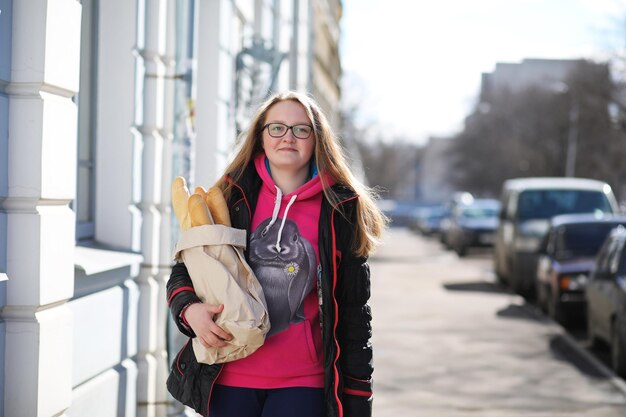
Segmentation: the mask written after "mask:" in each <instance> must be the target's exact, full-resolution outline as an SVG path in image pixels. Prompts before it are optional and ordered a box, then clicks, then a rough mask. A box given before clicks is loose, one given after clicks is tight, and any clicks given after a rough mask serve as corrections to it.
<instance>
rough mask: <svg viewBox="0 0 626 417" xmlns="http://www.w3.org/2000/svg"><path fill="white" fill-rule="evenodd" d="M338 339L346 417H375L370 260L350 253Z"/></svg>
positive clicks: (340, 283) (342, 275) (339, 291)
mask: <svg viewBox="0 0 626 417" xmlns="http://www.w3.org/2000/svg"><path fill="white" fill-rule="evenodd" d="M338 273H339V276H338V279H337V288H336V297H337V303H338V307H339V316H338V325H337V339H338V342H339V364H340V367H341V372H342V377H343V381H341V382H342V384H343V401H342V404H343V407H344V412H345V416H346V417H356V416H358V417H364V416H365V417H367V416H371V415H372V397H373V391H372V372H373V364H372V345H371V340H370V339H371V337H372V326H371V322H372V313H371V309H370V306H369V304H368V300H369V298H370V269H369V265H368V263H367V258H364V257H358V256H355V255H354V254H353V253H352V252H351V251H349V250H347V251H344V252H343V253H342V254H341V259H340V260H339V269H338Z"/></svg>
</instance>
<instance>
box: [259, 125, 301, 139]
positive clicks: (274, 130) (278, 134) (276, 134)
mask: <svg viewBox="0 0 626 417" xmlns="http://www.w3.org/2000/svg"><path fill="white" fill-rule="evenodd" d="M265 128H267V133H269V134H270V136H271V137H273V138H282V137H283V136H285V135H286V134H287V131H288V130H289V129H291V133H293V136H294V137H295V138H297V139H308V138H309V136H311V132H312V131H313V126H309V125H293V126H287V125H286V124H284V123H268V124H266V125H265V126H263V129H265Z"/></svg>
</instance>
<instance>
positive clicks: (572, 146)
mask: <svg viewBox="0 0 626 417" xmlns="http://www.w3.org/2000/svg"><path fill="white" fill-rule="evenodd" d="M551 90H553V91H555V92H556V93H559V94H566V95H568V96H569V112H568V120H569V126H568V131H567V152H566V156H565V176H566V177H573V176H574V175H575V172H576V153H577V151H578V118H579V112H580V105H579V103H578V98H577V96H576V94H574V93H573V92H572V90H571V88H570V87H569V85H567V84H566V83H564V82H563V81H558V82H556V83H555V84H554V85H553V86H552V88H551Z"/></svg>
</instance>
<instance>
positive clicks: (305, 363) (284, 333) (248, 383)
mask: <svg viewBox="0 0 626 417" xmlns="http://www.w3.org/2000/svg"><path fill="white" fill-rule="evenodd" d="M254 164H255V167H256V170H257V172H258V174H259V176H260V177H261V179H262V181H263V184H262V185H261V190H260V192H259V199H258V201H257V206H256V210H255V212H254V216H253V218H252V227H251V231H252V234H251V236H250V250H249V253H250V266H251V267H252V269H253V270H254V272H255V274H256V276H257V278H258V279H259V282H260V283H261V285H262V286H263V292H264V294H265V298H266V300H267V304H268V310H269V316H270V322H271V329H270V332H269V334H268V336H267V338H266V339H265V344H264V345H263V346H261V347H260V348H259V349H258V350H257V351H256V352H254V353H253V354H252V355H250V356H248V357H246V358H243V359H240V360H238V361H234V362H229V363H226V364H225V365H224V367H223V369H222V372H221V374H220V376H219V379H218V380H217V383H218V384H222V385H230V386H238V387H247V388H284V387H293V386H300V387H317V388H321V387H323V386H324V369H323V359H324V358H323V357H322V333H321V328H320V320H319V307H318V298H317V276H318V265H319V253H318V223H319V216H320V207H321V203H322V197H323V193H322V191H323V187H322V182H321V181H320V176H319V175H318V176H316V177H314V178H313V179H311V180H310V181H308V182H307V183H306V184H304V185H302V186H301V187H300V188H298V189H297V190H296V191H294V192H293V193H290V194H287V195H282V192H281V191H280V189H279V188H278V187H277V186H276V185H275V184H274V181H273V180H272V177H271V175H270V174H269V172H268V170H267V168H266V166H265V155H264V154H261V155H259V156H258V157H256V158H255V160H254Z"/></svg>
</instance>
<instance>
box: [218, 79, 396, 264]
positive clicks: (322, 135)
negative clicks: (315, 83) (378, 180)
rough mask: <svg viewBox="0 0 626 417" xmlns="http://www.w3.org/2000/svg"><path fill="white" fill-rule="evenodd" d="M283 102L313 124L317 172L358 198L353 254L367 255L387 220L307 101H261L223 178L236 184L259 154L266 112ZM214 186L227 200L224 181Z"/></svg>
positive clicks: (289, 95)
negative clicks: (298, 108) (299, 109)
mask: <svg viewBox="0 0 626 417" xmlns="http://www.w3.org/2000/svg"><path fill="white" fill-rule="evenodd" d="M284 100H292V101H295V102H298V103H300V104H301V105H302V107H304V110H305V111H306V113H307V115H308V117H309V119H310V120H311V122H312V124H313V133H314V134H315V138H316V141H315V163H316V164H317V169H318V171H319V172H324V173H326V174H327V175H330V177H331V178H333V180H335V182H336V183H338V184H342V185H345V186H348V187H350V188H352V189H353V190H354V191H355V193H356V194H357V195H358V196H359V198H358V200H357V205H356V207H357V216H356V217H357V224H356V228H355V236H354V251H355V252H356V254H357V255H358V256H367V255H369V254H370V253H371V252H372V251H373V250H374V249H375V247H376V246H377V245H378V244H379V243H380V237H381V235H382V233H383V231H384V229H385V226H386V224H387V218H386V217H385V215H384V214H383V213H382V212H381V211H380V209H379V208H378V206H377V205H376V202H375V199H376V195H375V193H374V191H373V190H372V189H370V188H369V187H367V186H365V185H364V184H362V183H361V182H360V181H359V180H358V179H356V177H355V176H354V175H353V174H352V171H351V170H350V168H349V166H348V163H347V161H346V158H345V156H344V153H343V150H342V147H341V146H340V145H339V142H338V140H337V137H336V136H335V134H334V133H333V131H332V129H331V127H330V124H329V123H328V120H327V119H326V116H324V114H323V113H322V111H321V110H320V108H319V106H318V104H317V103H316V102H315V101H314V100H313V99H312V98H311V97H309V96H307V95H305V94H301V93H298V92H295V91H286V92H282V93H277V94H274V95H272V96H271V97H269V98H268V99H267V100H265V102H263V103H262V104H261V105H260V106H259V108H258V109H257V111H256V113H255V115H254V116H253V118H252V121H251V123H250V127H249V128H248V130H246V131H244V132H242V134H241V135H240V137H239V138H238V141H239V149H238V151H237V152H236V153H235V156H234V158H233V160H232V161H231V162H230V164H229V165H228V167H227V168H226V174H228V175H229V176H230V177H231V178H232V179H233V180H234V181H235V182H237V181H238V180H239V179H240V178H241V176H242V175H243V172H244V170H245V168H246V167H247V166H248V165H249V164H250V163H251V161H252V160H253V158H254V157H255V156H256V155H258V154H259V153H261V152H263V147H262V143H263V141H262V134H263V126H264V125H265V121H266V116H267V112H268V111H269V109H270V108H271V107H272V106H273V105H274V104H276V103H278V102H280V101H284ZM320 179H321V180H322V184H323V188H324V195H325V197H326V199H327V200H328V201H329V203H330V204H331V205H332V206H333V207H335V208H338V209H339V211H341V210H340V208H339V206H338V204H339V203H341V201H339V196H338V195H337V194H336V193H335V192H334V191H333V189H332V188H331V187H329V186H328V184H325V182H326V179H325V176H324V175H321V176H320ZM216 185H217V186H218V187H220V188H221V189H222V190H223V191H224V195H225V196H226V198H228V197H229V195H230V191H231V187H232V185H231V183H230V182H229V181H227V180H226V179H225V177H222V178H221V179H220V180H218V182H217V184H216Z"/></svg>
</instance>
